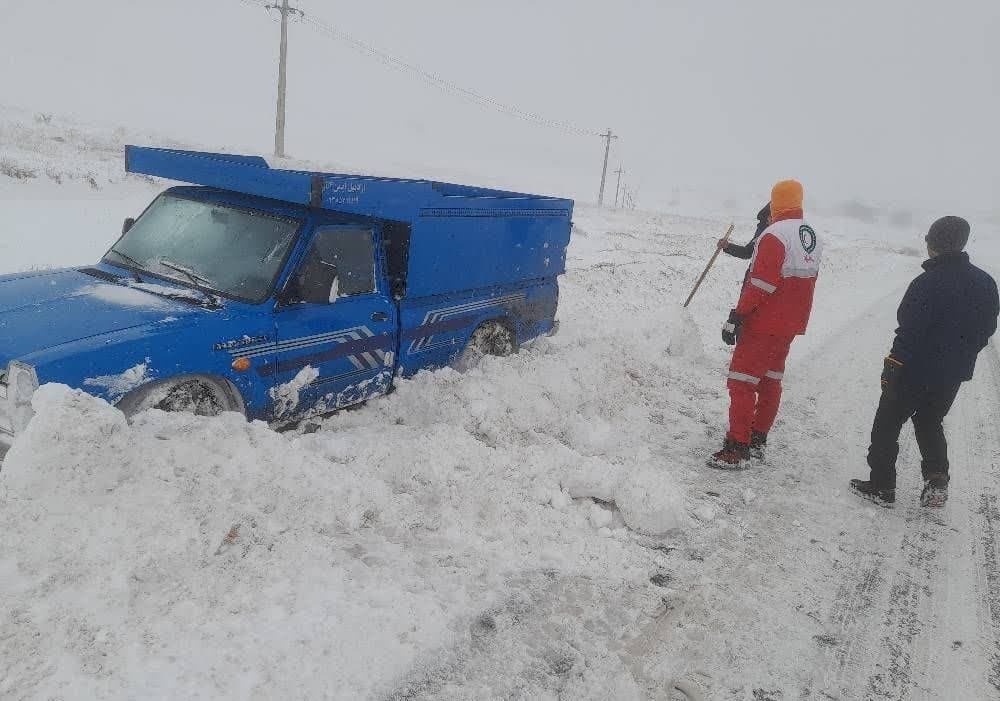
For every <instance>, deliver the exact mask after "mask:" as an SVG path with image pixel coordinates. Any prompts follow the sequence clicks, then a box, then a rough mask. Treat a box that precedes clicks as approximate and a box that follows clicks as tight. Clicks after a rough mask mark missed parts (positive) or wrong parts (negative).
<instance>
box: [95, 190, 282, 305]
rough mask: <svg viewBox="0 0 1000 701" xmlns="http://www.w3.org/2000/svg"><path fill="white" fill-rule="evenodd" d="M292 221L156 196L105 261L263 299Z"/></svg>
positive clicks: (279, 263)
mask: <svg viewBox="0 0 1000 701" xmlns="http://www.w3.org/2000/svg"><path fill="white" fill-rule="evenodd" d="M300 223H301V222H299V221H296V220H295V219H290V218H285V217H279V216H275V215H272V214H264V213H261V212H255V211H251V210H246V209H237V208H235V207H227V206H224V205H220V204H213V203H211V202H200V201H197V200H190V199H186V198H183V197H178V196H176V195H169V194H167V195H161V196H160V197H158V198H157V199H156V200H155V201H154V202H153V204H151V205H150V206H149V208H148V209H147V210H146V212H145V213H144V214H143V215H142V216H141V217H140V218H139V220H138V221H136V222H135V224H134V225H133V226H132V228H131V229H129V230H128V232H127V233H126V234H125V235H124V236H122V238H121V239H120V240H119V241H118V243H116V244H115V245H114V246H113V247H112V248H111V250H110V251H108V253H107V255H106V256H105V259H107V261H108V262H109V263H113V264H116V265H122V264H124V265H126V266H127V267H130V268H135V267H139V268H140V270H144V271H147V272H150V273H154V274H156V275H159V276H161V277H167V278H170V279H172V280H175V281H177V282H179V283H181V284H184V285H189V286H191V287H196V288H199V289H208V290H211V291H214V292H219V293H221V294H223V295H225V296H227V297H234V298H236V299H240V300H243V301H247V302H252V303H259V302H263V301H264V300H265V299H267V297H268V295H269V294H270V292H271V287H272V286H273V285H274V281H275V278H277V276H278V273H280V272H281V266H282V264H283V263H284V261H285V257H286V256H287V255H288V251H289V249H290V248H291V246H292V243H293V242H294V240H295V234H296V232H297V231H298V228H299V224H300Z"/></svg>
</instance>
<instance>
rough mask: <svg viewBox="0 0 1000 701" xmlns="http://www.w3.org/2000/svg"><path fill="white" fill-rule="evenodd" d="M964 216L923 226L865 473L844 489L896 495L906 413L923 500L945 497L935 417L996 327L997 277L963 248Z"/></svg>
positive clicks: (880, 497)
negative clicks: (920, 252) (920, 254)
mask: <svg viewBox="0 0 1000 701" xmlns="http://www.w3.org/2000/svg"><path fill="white" fill-rule="evenodd" d="M968 240H969V223H968V222H967V221H965V220H964V219H962V218H961V217H944V218H942V219H938V220H937V221H936V222H934V224H933V225H931V228H930V231H929V232H928V234H927V237H926V241H927V252H928V255H929V256H930V258H929V260H927V261H926V262H924V264H923V267H924V271H925V272H924V273H923V274H922V275H920V276H919V277H918V278H917V279H916V280H914V281H913V282H912V283H911V284H910V287H909V289H907V291H906V295H905V296H904V297H903V301H902V303H901V304H900V305H899V311H898V313H897V319H898V322H899V328H897V329H896V339H895V342H894V343H893V344H892V352H891V353H890V354H889V357H887V358H886V359H885V363H884V369H883V372H882V398H881V400H880V401H879V405H878V410H877V411H876V412H875V422H874V425H873V426H872V442H871V447H870V448H869V450H868V465H869V467H870V468H871V476H870V477H869V479H867V480H851V489H852V490H853V491H854V492H856V493H857V494H859V495H860V496H863V497H865V498H867V499H871V500H872V501H875V502H876V503H879V504H881V505H883V506H891V505H892V504H893V503H894V502H895V501H896V458H897V457H898V455H899V433H900V431H901V430H902V428H903V425H904V424H905V423H906V422H907V421H909V420H910V419H912V420H913V430H914V433H915V434H916V437H917V445H918V446H919V447H920V455H921V458H922V462H921V471H922V472H923V477H924V488H923V492H922V493H921V495H920V503H921V505H922V506H944V503H945V501H946V500H947V498H948V482H949V479H950V477H949V474H948V468H949V464H948V443H947V441H946V440H945V436H944V428H943V426H942V420H943V419H944V417H945V416H946V415H947V414H948V411H949V410H950V409H951V405H952V403H953V402H954V401H955V397H956V396H957V395H958V390H959V387H960V386H961V384H962V383H963V382H965V381H967V380H971V379H972V374H973V371H974V370H975V367H976V357H977V356H978V355H979V351H981V350H982V349H983V348H985V347H986V344H987V343H988V342H989V339H990V337H991V336H992V335H993V334H994V333H995V332H996V330H997V316H998V315H1000V299H998V296H997V284H996V281H994V280H993V278H992V277H990V276H989V275H988V274H987V273H985V272H983V271H982V270H980V269H979V268H977V267H976V266H974V265H972V263H970V262H969V254H967V253H964V252H963V249H964V248H965V244H966V243H967V242H968Z"/></svg>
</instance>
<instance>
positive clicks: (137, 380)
mask: <svg viewBox="0 0 1000 701" xmlns="http://www.w3.org/2000/svg"><path fill="white" fill-rule="evenodd" d="M152 379H153V372H152V371H151V370H150V368H149V358H146V362H144V363H139V364H138V365H136V366H135V367H131V368H129V369H128V370H125V371H124V372H121V373H119V374H117V375H101V376H100V377H88V378H87V379H85V380H84V381H83V384H84V386H85V387H100V388H102V389H103V390H104V396H105V397H106V398H107V399H109V400H110V401H111V402H117V401H118V400H119V399H121V398H122V397H124V396H125V395H126V394H128V393H129V392H131V391H132V390H134V389H136V388H137V387H141V386H142V385H144V384H146V383H147V382H149V381H150V380H152Z"/></svg>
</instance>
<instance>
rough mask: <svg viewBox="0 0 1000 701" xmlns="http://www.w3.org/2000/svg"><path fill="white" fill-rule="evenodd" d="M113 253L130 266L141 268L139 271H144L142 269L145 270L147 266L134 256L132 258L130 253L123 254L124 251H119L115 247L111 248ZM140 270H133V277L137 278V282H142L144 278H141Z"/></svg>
mask: <svg viewBox="0 0 1000 701" xmlns="http://www.w3.org/2000/svg"><path fill="white" fill-rule="evenodd" d="M111 252H112V253H114V254H115V255H116V256H118V257H120V258H122V259H123V260H125V261H126V262H128V263H129V264H131V265H132V266H133V267H135V268H139V270H142V269H144V268H145V266H143V264H142V263H140V262H139V261H137V260H136V259H135V258H133V257H132V256H130V255H129V254H128V253H123V252H122V251H119V250H118V249H117V248H114V247H113V246H112V248H111ZM139 270H133V271H132V275H133V276H134V277H135V281H136V282H142V278H140V277H139Z"/></svg>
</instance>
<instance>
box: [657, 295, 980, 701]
mask: <svg viewBox="0 0 1000 701" xmlns="http://www.w3.org/2000/svg"><path fill="white" fill-rule="evenodd" d="M899 294H901V290H900V291H899V292H895V293H892V294H890V295H888V296H887V297H886V298H884V299H882V300H880V301H879V302H878V303H877V304H875V305H873V306H872V308H871V309H869V310H868V311H867V312H865V313H864V314H862V315H861V316H859V317H858V318H857V319H856V320H854V321H853V322H851V323H849V324H847V325H845V326H844V327H843V328H841V329H839V330H837V331H836V332H835V333H833V334H831V335H830V336H829V337H828V338H827V343H826V344H825V345H824V346H823V347H822V350H820V351H817V352H815V353H813V354H811V355H810V357H809V358H805V359H802V360H800V362H799V363H798V365H797V366H796V367H795V368H793V370H792V373H791V374H792V375H795V374H798V377H799V378H801V377H802V375H803V374H804V373H806V372H808V374H809V376H810V382H809V383H808V385H805V386H803V385H802V384H798V385H797V384H796V383H795V379H792V380H791V381H790V382H789V387H788V391H787V395H786V403H785V408H784V422H783V430H782V431H781V436H782V440H783V441H785V444H784V445H781V444H779V445H777V446H774V447H773V448H772V449H771V451H770V453H769V456H768V460H767V465H766V466H765V467H762V468H760V469H758V470H754V471H751V472H749V473H746V474H737V475H721V476H717V477H714V479H710V481H708V482H706V487H707V489H708V490H709V491H710V492H711V493H712V494H718V495H719V496H718V499H719V501H720V502H721V504H722V509H723V510H724V511H726V512H727V513H730V514H731V516H732V517H733V518H734V521H735V524H734V525H735V526H736V528H735V533H734V535H735V536H736V537H737V539H738V541H737V542H738V543H739V547H732V546H733V545H735V543H734V544H731V545H730V546H729V547H727V546H726V545H725V544H724V543H722V542H720V540H719V539H717V538H713V544H712V547H711V548H709V550H710V551H711V552H710V554H709V555H708V556H706V557H705V559H704V561H696V562H695V563H691V562H688V563H685V564H684V567H683V568H682V570H681V571H680V572H678V573H677V574H678V576H677V579H678V581H680V582H687V583H688V585H687V586H678V589H677V592H676V593H675V597H676V598H675V600H674V601H672V603H670V604H669V605H668V611H667V614H666V615H668V616H669V623H668V624H663V623H658V624H654V625H653V626H651V628H650V630H649V631H648V632H647V640H646V641H645V642H644V644H643V645H642V648H641V652H642V655H643V656H644V658H645V665H646V668H652V669H656V668H657V665H659V664H663V665H667V664H673V665H676V664H677V661H678V659H683V660H686V663H687V667H688V669H689V670H691V671H692V673H693V675H692V676H693V678H695V679H698V680H699V681H700V682H701V684H702V685H703V686H704V687H705V688H706V689H707V690H709V691H708V694H707V698H719V699H744V698H753V699H774V700H775V701H777V700H785V699H840V700H844V701H847V700H855V699H857V700H862V699H864V700H865V701H868V700H871V701H875V700H886V701H888V700H901V699H921V700H924V699H926V700H938V699H963V700H966V699H967V700H969V701H975V700H985V699H996V698H1000V572H998V569H997V568H998V554H997V553H998V544H1000V543H998V540H997V539H998V537H1000V510H998V495H1000V428H998V427H1000V402H998V398H1000V355H998V353H997V348H996V346H995V345H991V346H989V347H988V348H987V349H986V350H985V351H984V352H983V354H982V356H981V358H980V363H979V367H978V370H977V374H976V377H975V379H974V381H973V382H971V383H968V384H967V385H965V386H964V387H963V390H962V392H961V394H960V395H959V400H958V402H957V404H956V407H955V409H954V410H953V411H952V414H951V416H950V417H949V418H948V419H947V420H946V431H947V433H948V436H949V439H950V442H951V444H950V448H951V459H952V475H953V480H952V489H951V499H950V500H949V502H948V504H947V507H946V508H944V509H941V510H929V509H926V508H921V507H920V506H919V504H918V500H917V497H918V495H919V493H920V487H921V478H920V470H919V465H920V456H919V452H918V451H917V447H916V443H915V441H914V439H913V436H912V430H911V429H909V428H907V429H905V430H904V438H903V440H902V442H901V446H902V449H901V452H900V460H899V466H900V477H899V486H898V490H897V503H896V508H895V509H894V510H886V509H882V508H880V507H877V506H875V505H873V504H869V503H867V502H864V501H861V500H859V499H858V498H857V497H856V496H854V495H853V494H851V493H850V492H849V491H848V490H847V489H846V483H847V480H848V479H849V478H850V477H866V476H867V468H866V466H865V465H864V460H863V458H864V451H863V450H862V449H861V448H862V447H863V446H865V445H866V438H867V435H866V433H867V430H868V428H869V427H870V420H871V418H872V416H873V413H874V408H875V404H876V400H877V393H878V391H879V390H878V360H879V358H880V357H881V355H882V353H884V351H885V348H886V339H888V338H889V337H890V336H889V334H890V333H891V330H892V328H893V326H894V318H893V315H894V311H895V303H896V301H897V300H898V298H899ZM796 371H800V372H799V373H796ZM748 489H749V490H754V491H755V492H760V493H761V494H762V496H761V497H760V498H759V500H758V502H759V503H758V509H757V510H756V511H752V512H748V513H746V515H745V517H740V516H739V515H737V512H738V511H739V510H740V509H739V506H740V505H739V502H740V494H741V493H742V492H743V491H744V490H748ZM654 678H655V675H654ZM654 686H655V684H649V685H648V686H647V690H648V691H649V692H650V695H651V696H654V695H655V691H654V689H653V687H654ZM748 689H750V693H752V696H747V692H748Z"/></svg>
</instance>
